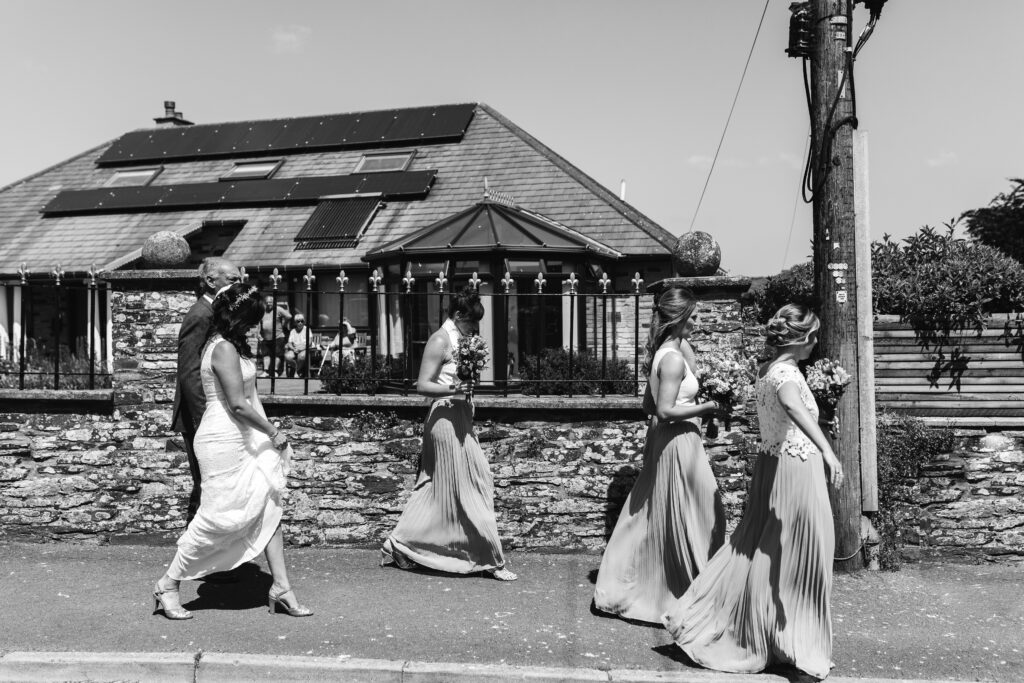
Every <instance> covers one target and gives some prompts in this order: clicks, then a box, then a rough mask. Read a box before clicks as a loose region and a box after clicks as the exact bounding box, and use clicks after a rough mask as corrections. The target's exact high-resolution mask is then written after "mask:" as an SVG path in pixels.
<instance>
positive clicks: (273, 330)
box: [256, 268, 281, 394]
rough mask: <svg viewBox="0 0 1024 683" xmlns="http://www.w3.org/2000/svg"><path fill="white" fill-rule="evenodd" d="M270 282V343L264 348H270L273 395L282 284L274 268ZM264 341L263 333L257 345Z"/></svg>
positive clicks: (275, 381)
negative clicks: (278, 310)
mask: <svg viewBox="0 0 1024 683" xmlns="http://www.w3.org/2000/svg"><path fill="white" fill-rule="evenodd" d="M270 282H271V287H273V289H272V290H271V293H270V300H271V304H270V313H271V316H270V343H269V344H264V345H263V348H267V347H268V346H269V347H270V393H271V394H273V393H274V389H275V387H276V386H277V346H276V343H275V342H276V341H277V287H278V285H279V284H280V283H281V274H280V273H279V272H278V270H277V268H274V272H272V273H271V274H270ZM262 341H263V333H262V331H261V332H260V341H258V342H256V343H257V344H259V343H261V342H262Z"/></svg>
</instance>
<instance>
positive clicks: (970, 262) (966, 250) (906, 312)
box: [871, 224, 1024, 342]
mask: <svg viewBox="0 0 1024 683" xmlns="http://www.w3.org/2000/svg"><path fill="white" fill-rule="evenodd" d="M954 227H955V224H947V225H946V228H947V230H946V231H945V232H940V231H937V230H935V229H934V228H931V227H927V226H926V227H924V228H922V229H921V230H920V231H919V232H917V233H916V234H914V235H911V236H910V237H908V238H906V239H905V240H903V244H900V243H896V242H893V241H892V240H891V239H890V238H889V236H888V235H886V236H885V237H884V238H883V239H882V241H881V242H875V243H874V244H872V247H871V258H872V270H873V273H872V285H873V297H874V310H875V313H888V314H894V315H899V316H900V318H901V319H903V320H904V321H906V322H908V323H910V324H911V325H912V326H913V327H914V329H915V330H918V332H919V333H921V335H922V337H923V338H924V340H925V341H931V340H934V341H938V342H941V341H942V340H943V339H945V338H946V337H948V336H949V333H950V331H952V330H956V329H976V330H979V331H980V330H982V329H984V327H985V321H986V320H987V318H988V315H989V314H990V313H996V312H1007V311H1015V310H1020V309H1021V307H1022V306H1024V267H1022V266H1021V264H1020V263H1018V262H1017V261H1015V260H1013V259H1012V258H1010V257H1009V256H1007V255H1006V254H1004V253H1003V252H1001V251H999V250H998V249H996V248H994V247H990V246H986V245H983V244H974V243H972V242H968V241H966V240H963V239H955V238H954V237H953V230H954Z"/></svg>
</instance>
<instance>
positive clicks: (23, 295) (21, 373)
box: [18, 263, 32, 389]
mask: <svg viewBox="0 0 1024 683" xmlns="http://www.w3.org/2000/svg"><path fill="white" fill-rule="evenodd" d="M18 274H19V275H20V276H21V286H20V288H19V289H18V295H19V297H20V299H21V310H20V314H19V318H21V321H20V324H21V353H20V354H19V357H18V388H19V389H24V388H25V367H26V365H27V363H28V359H27V358H26V350H27V346H28V330H27V329H26V328H25V319H26V315H25V309H26V307H27V306H28V302H29V299H30V298H31V296H30V295H28V276H29V275H31V274H32V271H30V270H29V269H28V268H27V267H26V264H24V263H22V264H21V265H20V266H19V267H18Z"/></svg>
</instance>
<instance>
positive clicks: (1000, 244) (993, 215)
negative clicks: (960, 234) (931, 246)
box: [960, 178, 1024, 262]
mask: <svg viewBox="0 0 1024 683" xmlns="http://www.w3.org/2000/svg"><path fill="white" fill-rule="evenodd" d="M1010 182H1011V183H1013V189H1011V190H1010V191H1009V192H1000V193H999V194H997V195H996V196H995V198H994V199H993V200H992V201H991V202H989V204H988V206H985V207H982V208H980V209H974V210H972V211H966V212H964V214H963V215H961V216H960V218H961V219H963V220H964V222H965V223H966V224H967V234H968V235H970V236H971V237H973V238H974V239H975V240H976V241H977V242H979V243H981V244H987V245H989V246H991V247H995V248H997V249H999V250H1000V251H1002V252H1004V253H1005V254H1006V255H1008V256H1011V257H1013V258H1014V259H1016V260H1017V261H1019V262H1024V179H1022V178H1011V179H1010Z"/></svg>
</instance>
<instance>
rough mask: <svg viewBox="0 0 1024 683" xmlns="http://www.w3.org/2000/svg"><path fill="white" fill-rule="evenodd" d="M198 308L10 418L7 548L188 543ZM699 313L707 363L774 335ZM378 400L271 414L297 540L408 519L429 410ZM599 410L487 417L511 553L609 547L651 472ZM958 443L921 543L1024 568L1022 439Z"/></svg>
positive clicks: (0, 448)
mask: <svg viewBox="0 0 1024 683" xmlns="http://www.w3.org/2000/svg"><path fill="white" fill-rule="evenodd" d="M193 300H194V299H193V295H192V294H191V293H190V292H188V291H166V292H158V291H115V292H114V293H113V295H112V308H113V311H114V316H113V324H114V348H115V376H114V389H113V392H112V396H113V399H112V401H111V403H110V404H109V405H108V406H107V407H106V408H102V409H97V408H95V403H92V404H90V406H92V407H90V408H89V410H91V411H92V412H86V413H84V414H83V413H80V412H77V411H75V410H67V409H66V408H64V409H58V408H57V407H54V409H53V410H49V409H46V408H44V409H42V410H40V409H38V407H34V408H32V409H29V408H19V407H18V404H14V405H15V408H14V410H9V411H8V412H6V413H4V414H3V415H0V539H2V538H6V539H23V540H35V541H53V540H62V539H70V540H83V541H91V542H131V543H141V542H170V541H172V540H173V539H174V538H176V537H177V535H178V534H179V533H180V532H181V530H182V528H183V526H184V500H185V497H186V496H187V493H188V491H189V489H190V486H191V479H190V476H189V473H188V466H187V463H186V459H185V453H184V450H183V449H182V445H181V440H180V437H179V435H177V434H176V433H174V432H172V431H171V429H170V415H171V406H172V400H173V381H174V372H175V358H176V339H177V332H178V325H179V323H180V320H181V318H182V317H183V315H184V313H185V311H186V310H187V309H188V307H189V306H190V305H191V304H192V302H193ZM699 312H700V317H701V327H700V329H699V330H698V332H697V333H696V334H695V335H694V344H695V346H696V347H697V349H698V352H700V350H701V349H706V348H709V347H710V346H721V345H726V346H732V347H734V348H742V349H744V350H745V351H746V352H747V353H750V354H753V355H757V354H758V353H759V352H760V349H761V346H762V345H763V339H762V337H761V336H760V331H759V330H758V328H757V326H755V325H753V324H752V323H750V321H748V320H747V319H746V318H745V317H744V311H743V310H741V308H740V306H739V304H738V303H736V302H735V301H733V300H729V299H726V298H723V299H720V300H715V299H709V300H706V301H703V302H702V303H701V307H700V309H699ZM609 400H611V399H609ZM620 400H621V399H620ZM626 400H627V401H628V400H630V399H626ZM368 401H369V403H368V404H367V405H364V406H355V405H349V406H342V405H337V406H326V407H324V406H320V407H319V409H318V410H313V409H312V408H308V407H306V408H303V407H291V406H290V405H289V404H288V402H287V401H283V402H279V403H278V404H277V405H274V406H272V407H271V410H272V413H273V414H274V415H277V416H278V417H277V418H275V419H279V420H281V422H282V424H283V426H284V427H286V428H287V429H289V430H290V435H291V437H292V441H293V445H294V448H295V463H294V467H293V472H292V476H291V477H290V481H289V487H290V495H289V498H288V501H287V506H286V529H287V535H288V539H289V542H291V543H295V544H304V545H314V544H329V545H353V546H372V545H375V544H377V543H378V542H380V540H381V539H382V538H383V537H384V535H385V534H386V533H387V532H388V531H389V530H390V529H391V528H392V527H393V526H394V524H395V522H396V521H397V519H398V516H399V514H400V513H401V511H402V509H403V506H404V505H405V502H406V500H407V499H408V494H409V491H410V490H411V488H412V485H413V483H414V480H415V474H416V467H417V462H416V461H417V458H418V455H419V448H420V436H421V423H422V420H423V417H424V415H425V413H426V404H425V403H421V404H417V405H411V406H410V405H404V406H402V405H400V406H397V407H395V406H391V407H388V406H382V405H376V406H374V405H372V403H373V401H372V399H368ZM559 401H560V402H561V403H565V404H568V403H570V402H569V401H568V400H566V399H559ZM378 403H383V401H379V402H378ZM483 403H484V400H483V399H482V400H481V404H483ZM8 405H11V403H10V401H8ZM581 405H582V404H581ZM596 410H597V409H596V408H595V409H594V410H592V411H591V412H589V413H587V412H581V411H579V410H577V411H576V412H571V411H566V410H550V411H548V412H547V413H545V414H544V415H543V421H536V417H537V416H536V414H537V413H538V411H537V410H534V411H532V414H527V413H524V412H522V411H521V410H516V409H515V408H494V409H489V410H488V409H483V408H481V411H480V413H481V415H480V419H479V420H478V424H477V433H478V436H479V438H480V441H481V444H482V446H483V448H484V452H485V454H486V456H487V458H488V460H489V461H490V462H491V466H492V471H493V472H494V479H495V486H496V501H495V503H496V509H497V514H498V526H499V530H500V532H501V535H502V537H503V540H504V542H505V543H506V544H507V546H508V547H509V548H520V549H533V550H579V551H599V550H600V549H601V548H602V547H603V545H604V541H605V538H606V536H607V534H608V533H609V532H610V530H611V527H612V525H613V524H614V523H615V520H616V519H617V516H618V511H619V509H620V508H621V505H622V503H623V501H624V498H625V496H626V494H627V493H628V491H629V490H630V488H631V487H632V484H633V482H634V480H635V477H636V474H637V472H638V470H639V468H640V465H641V461H642V448H643V441H644V434H645V425H644V423H643V422H642V420H641V419H640V415H639V412H638V411H635V409H632V408H621V407H620V408H619V409H617V410H615V411H611V413H609V415H610V417H608V416H605V417H602V416H601V415H597V414H595V411H596ZM631 411H633V412H631ZM606 412H607V411H606ZM580 415H583V417H580ZM528 420H533V421H528ZM732 427H733V428H732V430H731V431H728V432H727V431H725V430H724V429H722V430H721V431H720V433H719V436H718V437H717V438H716V439H714V440H707V441H706V447H707V450H708V454H709V457H710V459H711V461H712V466H713V469H714V471H715V475H716V477H717V479H718V482H719V486H720V488H721V490H722V494H723V498H724V500H725V502H726V507H727V510H728V513H729V519H730V524H729V526H730V529H731V528H732V527H733V526H734V524H735V522H736V520H737V518H738V515H739V513H740V511H741V509H742V505H743V499H744V492H745V489H746V485H747V482H748V481H749V475H750V472H751V469H752V466H753V462H754V458H755V457H756V456H755V455H754V453H755V452H756V448H755V447H756V433H757V424H756V416H755V415H754V411H753V407H752V406H750V405H748V406H745V407H744V408H743V410H742V411H741V414H740V415H739V416H738V417H737V418H736V419H735V420H734V421H733V425H732ZM960 437H961V438H960V441H959V445H958V446H957V448H956V449H955V450H954V452H952V453H949V454H945V455H943V456H941V457H940V458H938V459H937V460H936V461H934V462H932V463H930V464H929V465H928V466H927V467H926V468H925V471H924V473H923V475H922V476H921V477H920V478H919V479H918V480H916V481H912V482H907V485H906V487H905V488H904V489H903V490H902V491H901V498H902V500H903V502H904V513H905V516H906V519H907V521H906V525H905V527H906V531H905V533H904V536H905V540H906V541H907V542H908V543H910V550H911V551H914V552H916V553H925V552H930V551H932V550H935V549H938V550H941V551H943V552H957V553H967V554H974V555H980V554H984V555H990V556H1012V557H1021V558H1024V504H1022V503H1021V498H1020V495H1021V491H1022V488H1024V432H1004V433H1002V434H986V433H984V432H981V431H978V432H969V431H964V432H961V433H960Z"/></svg>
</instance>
